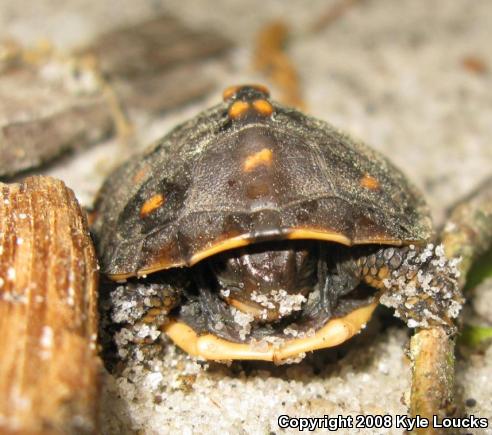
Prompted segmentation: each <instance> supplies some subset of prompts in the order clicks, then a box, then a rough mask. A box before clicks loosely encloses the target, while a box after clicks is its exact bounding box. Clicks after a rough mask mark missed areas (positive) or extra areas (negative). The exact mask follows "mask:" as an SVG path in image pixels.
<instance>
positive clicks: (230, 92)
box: [222, 85, 241, 101]
mask: <svg viewBox="0 0 492 435" xmlns="http://www.w3.org/2000/svg"><path fill="white" fill-rule="evenodd" d="M239 89H241V86H238V85H234V86H229V87H227V88H225V89H224V91H223V92H222V99H223V100H224V101H227V100H230V99H231V98H233V97H234V95H236V94H237V92H238V91H239Z"/></svg>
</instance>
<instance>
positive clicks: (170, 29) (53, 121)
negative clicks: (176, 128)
mask: <svg viewBox="0 0 492 435" xmlns="http://www.w3.org/2000/svg"><path fill="white" fill-rule="evenodd" d="M230 47H231V43H230V42H229V41H228V40H226V39H225V38H223V37H222V36H220V35H219V34H217V33H215V32H212V31H206V30H195V29H190V28H189V27H187V26H185V25H183V24H182V23H181V22H180V21H178V20H176V19H175V18H172V17H169V16H164V17H159V18H156V19H153V20H151V21H146V22H142V23H139V24H136V25H134V26H129V27H124V28H120V29H117V30H114V31H112V32H110V33H108V34H105V35H102V36H100V37H99V38H97V39H96V40H95V41H94V43H92V44H91V45H90V46H88V47H85V48H83V49H80V50H77V51H75V52H74V53H72V54H71V55H68V56H67V55H62V54H61V53H57V52H56V50H54V49H53V48H52V47H51V49H50V50H49V49H47V48H44V49H40V50H39V53H38V52H37V51H36V50H27V49H25V48H22V47H20V46H16V45H15V44H13V45H12V47H11V48H10V51H11V52H12V53H11V54H9V55H8V56H6V57H7V59H3V62H2V56H0V73H2V72H3V74H1V75H0V179H1V178H4V179H5V178H8V177H12V176H14V175H15V174H17V173H19V172H21V171H25V170H30V169H33V168H36V167H38V166H41V165H42V164H44V163H46V162H49V161H51V160H53V159H54V158H56V157H57V156H59V155H60V154H62V153H63V152H65V151H67V150H73V149H80V148H83V147H86V146H88V145H90V144H93V143H96V142H99V141H101V140H102V139H103V138H105V137H107V136H109V135H110V134H111V133H112V132H113V131H115V130H116V132H117V133H119V134H120V136H128V135H129V134H130V133H128V132H131V131H132V128H131V126H129V125H128V124H129V122H127V118H128V117H127V112H128V113H129V112H132V111H134V110H136V111H140V112H143V113H144V114H147V115H157V114H160V113H162V112H163V111H165V110H169V109H172V108H175V107H178V106H180V105H182V104H185V103H188V102H190V101H192V100H194V99H197V98H199V97H203V96H205V95H206V94H207V93H208V92H209V91H210V90H211V89H212V88H213V87H214V85H216V84H217V77H216V72H214V71H212V69H210V68H207V65H206V64H207V61H208V60H209V59H211V58H214V57H217V56H222V55H224V54H225V53H226V52H227V50H228V49H229V48H230ZM7 48H9V47H7ZM0 51H1V50H0ZM4 51H5V50H4ZM7 52H8V53H10V52H9V50H7ZM8 53H7V54H8ZM26 53H30V55H29V56H27V55H26ZM36 53H38V56H36ZM0 54H1V53H0ZM4 57H5V56H4ZM34 59H35V60H34ZM2 65H3V66H4V68H2Z"/></svg>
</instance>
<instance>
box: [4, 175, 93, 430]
mask: <svg viewBox="0 0 492 435" xmlns="http://www.w3.org/2000/svg"><path fill="white" fill-rule="evenodd" d="M96 290H97V261H96V257H95V252H94V247H93V245H92V242H91V240H90V237H89V234H88V229H87V223H86V220H85V218H84V217H83V215H82V212H81V209H80V207H79V205H78V203H77V201H76V199H75V196H74V194H73V192H72V191H71V190H70V189H68V188H66V187H65V185H64V184H63V183H62V182H61V181H58V180H55V179H52V178H49V177H31V178H27V179H26V180H25V181H24V182H22V183H21V184H12V185H6V184H1V183H0V322H1V323H0V348H1V349H2V357H1V359H0V432H1V433H19V434H71V433H94V432H95V431H96V415H97V405H98V402H97V399H98V390H99V382H98V378H99V371H100V364H99V359H98V357H97V355H96V339H97V293H96Z"/></svg>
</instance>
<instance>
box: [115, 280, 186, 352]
mask: <svg viewBox="0 0 492 435" xmlns="http://www.w3.org/2000/svg"><path fill="white" fill-rule="evenodd" d="M173 276H174V275H173ZM182 281H183V280H182V279H180V277H179V276H176V277H175V279H171V280H170V282H167V281H166V282H152V283H149V282H140V281H131V282H126V283H124V284H122V285H119V286H117V287H116V288H115V289H114V290H113V291H112V292H111V294H110V298H111V311H110V313H109V314H110V317H111V319H110V322H111V323H113V324H116V325H117V326H118V327H119V330H118V331H117V332H116V333H115V334H114V341H115V344H116V347H117V350H118V355H119V357H120V358H127V357H129V356H130V355H132V354H133V353H134V352H135V351H136V350H137V351H143V350H144V348H147V349H148V350H150V349H151V348H153V347H154V348H156V349H158V348H159V346H157V347H156V346H150V345H152V344H154V343H155V342H156V340H158V339H159V337H160V335H161V329H160V328H161V326H162V325H164V324H165V323H166V322H167V321H168V320H169V319H168V314H169V313H170V311H171V310H172V309H173V308H174V307H176V306H177V305H178V304H179V302H180V300H181V295H182V293H183V287H184V282H182Z"/></svg>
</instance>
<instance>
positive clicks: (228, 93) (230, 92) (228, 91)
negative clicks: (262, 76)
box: [222, 85, 270, 101]
mask: <svg viewBox="0 0 492 435" xmlns="http://www.w3.org/2000/svg"><path fill="white" fill-rule="evenodd" d="M244 88H253V89H255V90H257V91H258V92H261V93H262V94H264V95H265V96H266V97H268V96H270V91H269V90H268V88H267V87H266V86H263V85H233V86H229V87H227V88H225V89H224V91H223V92H222V99H223V100H224V101H228V100H230V99H232V98H234V96H235V95H236V94H237V93H238V92H239V91H240V90H241V89H244Z"/></svg>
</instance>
